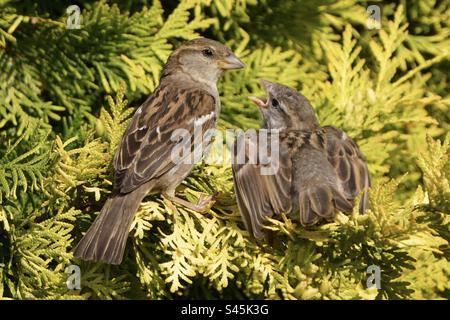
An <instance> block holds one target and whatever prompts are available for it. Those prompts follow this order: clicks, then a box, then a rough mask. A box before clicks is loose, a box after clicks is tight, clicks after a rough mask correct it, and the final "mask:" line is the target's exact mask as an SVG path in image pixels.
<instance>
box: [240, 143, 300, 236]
mask: <svg viewBox="0 0 450 320" xmlns="http://www.w3.org/2000/svg"><path fill="white" fill-rule="evenodd" d="M241 138H242V139H245V143H236V144H235V149H234V150H235V154H236V155H237V154H238V153H239V152H245V153H246V154H245V159H246V163H245V164H236V163H235V164H233V166H232V169H233V179H234V186H235V192H236V199H237V204H238V207H239V210H240V212H241V215H242V216H243V218H244V222H245V225H246V227H247V229H248V230H249V232H250V233H251V234H252V235H253V236H254V237H255V238H257V239H259V238H262V237H263V236H264V235H265V233H264V232H263V230H262V228H263V226H264V225H265V223H266V221H267V218H268V217H272V216H273V215H278V214H281V213H283V212H290V211H291V208H292V203H291V194H290V193H291V179H292V178H291V160H290V157H289V154H288V152H287V150H285V149H284V148H280V157H279V161H278V170H275V172H274V174H271V175H264V174H262V169H263V167H264V165H263V164H259V163H256V164H251V163H249V162H248V161H247V160H248V159H250V157H249V155H248V151H249V150H251V149H252V147H251V146H250V144H254V143H257V142H255V141H252V139H249V138H248V137H246V136H243V137H241ZM238 139H239V138H238ZM236 146H241V148H236ZM256 150H258V148H256Z"/></svg>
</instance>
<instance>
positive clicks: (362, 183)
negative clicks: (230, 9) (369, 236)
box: [232, 80, 370, 238]
mask: <svg viewBox="0 0 450 320" xmlns="http://www.w3.org/2000/svg"><path fill="white" fill-rule="evenodd" d="M261 84H262V86H263V87H264V89H265V91H266V92H267V97H264V98H259V97H250V100H251V101H252V102H253V103H254V104H256V105H257V106H258V107H259V109H260V111H261V114H262V117H263V120H264V125H263V128H266V129H270V130H273V129H276V130H279V135H278V137H279V159H277V162H278V166H277V167H278V170H276V172H275V173H274V174H272V175H263V174H261V172H262V171H261V167H262V166H263V164H260V163H256V164H251V163H245V164H237V163H235V164H233V166H232V169H233V178H234V184H235V191H236V198H237V203H238V206H239V209H240V212H241V214H242V216H243V219H244V222H245V224H246V227H247V229H248V230H249V231H250V233H251V234H252V235H253V236H254V237H256V238H262V237H263V236H264V235H265V232H264V230H263V229H262V228H263V226H264V224H265V223H266V222H267V218H268V217H272V216H273V215H278V214H281V213H283V212H284V213H294V212H299V217H300V222H301V224H302V225H311V224H315V223H317V222H318V221H319V220H321V219H322V218H323V219H325V220H327V221H330V220H333V218H334V217H335V215H336V211H338V210H339V211H342V212H350V211H352V209H353V206H354V200H355V198H356V197H357V196H358V194H359V193H360V192H362V193H363V195H362V198H361V201H360V203H359V212H360V213H361V214H362V213H363V212H364V211H365V210H366V209H367V207H368V189H369V187H370V176H369V172H368V170H367V165H366V163H365V161H364V156H363V154H362V153H361V150H360V149H359V147H358V146H357V144H356V143H355V142H354V141H353V140H352V139H351V138H350V137H349V136H347V135H346V134H345V133H344V132H342V131H341V130H339V129H337V128H335V127H332V126H324V127H321V126H320V125H319V122H318V120H317V117H316V114H315V112H314V109H313V108H312V107H311V105H310V103H309V101H308V100H307V99H306V98H305V97H304V96H302V95H301V94H299V93H298V92H297V91H296V90H294V89H292V88H290V87H287V86H284V85H281V84H277V83H272V82H269V81H267V80H261ZM269 137H270V135H269ZM245 139H247V138H245ZM246 143H247V144H249V143H259V142H258V141H256V142H255V141H253V140H250V139H248V141H246ZM246 143H241V144H238V145H240V146H243V147H242V148H245V149H242V148H241V150H239V149H238V150H236V152H238V153H239V152H248V150H258V146H257V147H256V148H250V147H248V145H247V144H246ZM267 145H271V144H270V143H267ZM245 158H246V159H250V158H251V157H250V156H248V155H246V157H245Z"/></svg>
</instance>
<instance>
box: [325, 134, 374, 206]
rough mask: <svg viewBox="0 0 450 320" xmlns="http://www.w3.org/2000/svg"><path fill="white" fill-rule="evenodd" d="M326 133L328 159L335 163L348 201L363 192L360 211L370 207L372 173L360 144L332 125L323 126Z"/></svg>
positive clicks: (341, 186)
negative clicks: (369, 193)
mask: <svg viewBox="0 0 450 320" xmlns="http://www.w3.org/2000/svg"><path fill="white" fill-rule="evenodd" d="M323 131H324V135H325V151H326V154H327V157H328V161H329V162H330V163H331V164H332V165H333V167H334V169H335V171H336V174H337V177H338V184H339V185H340V188H341V190H343V192H344V196H345V198H346V199H347V200H348V201H353V200H354V199H355V198H356V197H357V196H358V194H359V193H360V192H363V196H362V199H361V202H360V204H359V211H360V213H361V214H362V213H364V211H365V210H366V209H367V208H368V192H369V188H370V184H371V182H370V175H369V170H368V169H367V164H366V163H365V161H364V156H363V154H362V152H361V150H360V149H359V147H358V145H357V144H356V143H355V141H353V139H352V138H350V137H349V136H347V135H346V134H345V133H344V132H343V131H341V130H339V129H337V128H335V127H332V126H326V127H323Z"/></svg>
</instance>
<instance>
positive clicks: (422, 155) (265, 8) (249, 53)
mask: <svg viewBox="0 0 450 320" xmlns="http://www.w3.org/2000/svg"><path fill="white" fill-rule="evenodd" d="M79 3H81V4H80V6H81V7H82V22H81V23H82V26H81V29H73V30H71V29H66V19H67V15H66V13H65V10H66V7H67V6H68V5H70V3H65V2H58V4H57V3H54V4H53V5H51V6H49V5H48V3H47V2H45V1H37V2H35V4H34V5H32V6H31V5H29V3H27V1H24V2H18V1H10V0H0V12H1V14H0V297H1V298H5V299H10V298H12V299H127V298H138V299H143V298H149V299H162V298H192V299H194V298H237V299H244V298H268V299H399V298H418V299H423V298H431V299H440V298H444V299H449V298H450V285H449V283H450V281H449V279H450V245H449V243H450V217H449V213H450V148H449V139H450V138H449V137H448V134H447V132H448V129H449V128H450V125H449V123H450V122H449V115H450V108H449V105H450V97H449V95H448V86H447V77H448V75H447V74H448V67H449V54H450V53H449V49H450V46H449V44H450V43H449V37H448V35H449V34H450V26H449V21H450V19H448V12H449V10H448V9H449V5H450V4H449V1H440V2H437V1H434V0H427V1H420V2H419V1H408V3H407V5H406V1H401V2H400V4H395V3H391V2H386V1H376V4H378V5H379V6H380V8H381V11H382V21H381V27H382V28H381V29H380V30H369V29H367V28H366V20H367V13H366V7H367V6H368V5H369V3H366V2H363V1H356V0H348V1H335V0H323V1H319V2H317V1H308V0H292V1H287V2H283V4H280V3H279V2H278V1H272V0H246V1H241V0H240V1H235V0H184V1H181V2H180V3H177V2H175V1H170V2H166V1H157V0H155V1H109V2H106V1H79ZM370 4H372V3H370ZM198 36H208V37H211V38H215V39H218V40H220V41H222V42H224V43H226V44H227V45H229V46H230V47H231V48H232V49H233V50H234V51H235V52H236V53H237V55H238V56H239V57H241V58H242V59H243V60H244V62H245V63H246V65H247V67H246V68H245V69H244V70H243V71H239V72H232V73H227V74H226V75H225V76H224V78H223V79H222V80H221V81H220V83H219V92H220V94H221V102H222V106H223V108H222V114H221V118H220V123H219V127H220V129H222V130H223V129H225V128H228V127H235V128H236V127H237V128H244V129H245V128H257V127H259V125H260V119H259V113H258V111H257V109H256V107H255V106H253V105H252V104H251V103H250V102H249V101H248V100H247V99H246V96H248V95H259V94H262V91H261V88H260V86H259V84H258V79H259V78H266V79H269V80H274V81H278V82H282V83H285V84H287V85H290V86H293V87H295V88H297V89H299V90H301V91H302V93H303V94H304V95H305V96H306V97H308V98H309V99H310V100H311V102H312V104H313V106H314V107H315V109H316V111H317V113H318V116H319V119H320V120H321V123H322V124H332V125H336V126H338V127H340V128H341V129H343V130H345V131H346V132H347V133H348V134H349V135H350V136H352V137H353V138H354V139H355V140H356V141H357V142H358V144H359V145H360V146H361V149H362V150H363V152H364V154H365V155H366V159H367V162H368V165H369V170H370V172H371V173H372V175H373V181H374V183H373V188H372V191H371V194H370V204H371V209H370V210H369V211H368V212H367V214H365V215H362V216H359V215H358V214H357V213H356V212H354V213H353V214H351V215H349V216H345V215H343V214H339V215H338V218H337V219H336V221H334V222H332V223H328V224H321V225H318V226H315V227H309V228H303V227H301V226H300V224H299V222H298V221H297V220H296V219H295V218H294V217H288V216H282V217H280V218H279V219H274V220H271V224H270V226H268V229H270V230H272V232H273V233H274V235H276V236H275V237H274V242H273V243H271V244H270V245H269V244H268V243H258V242H256V241H254V240H252V239H251V238H250V237H249V234H248V232H246V231H245V230H244V228H243V224H242V221H241V217H240V215H239V212H238V209H237V206H236V203H235V198H234V190H233V183H232V177H231V168H230V167H229V165H212V164H201V165H198V166H196V167H195V169H194V171H193V172H192V173H191V175H190V176H189V177H188V178H187V179H186V180H185V181H184V182H183V184H182V185H181V186H180V187H179V189H178V190H177V193H178V194H179V195H180V196H181V197H183V198H186V199H188V200H189V201H192V202H196V201H197V200H198V198H199V197H200V196H201V195H202V194H212V193H214V192H219V193H220V195H219V198H218V200H217V202H216V204H215V205H214V206H213V207H212V208H211V210H209V211H208V212H206V213H197V212H192V211H190V210H188V209H186V208H184V207H182V206H178V205H175V204H173V203H170V202H168V201H167V200H164V199H163V198H161V197H160V196H158V195H153V196H149V197H147V198H146V199H145V200H144V202H143V203H142V204H141V206H140V209H139V211H138V213H137V215H136V217H135V219H134V222H133V225H132V230H131V232H130V237H129V239H128V245H127V249H126V253H125V259H124V262H123V263H122V264H121V265H120V266H108V265H104V264H101V263H87V262H81V261H78V260H76V259H74V258H73V256H72V249H73V247H74V245H75V244H76V242H77V241H78V240H79V239H80V238H81V236H82V234H83V232H85V231H86V230H87V228H88V227H89V225H90V223H91V222H92V221H93V219H94V218H95V215H96V214H97V213H98V212H99V211H100V209H101V207H102V205H103V203H104V201H105V200H106V198H107V197H108V195H109V193H110V191H111V185H112V176H113V171H112V166H111V162H112V158H113V155H114V152H115V149H116V147H117V145H118V143H119V141H120V138H121V135H122V133H123V131H124V130H125V128H126V126H127V123H128V120H129V119H130V116H131V115H132V113H133V111H134V108H136V107H137V106H138V105H139V103H140V102H142V101H144V99H145V98H146V97H147V96H148V94H150V93H151V92H152V91H153V90H154V88H155V87H156V86H157V85H158V81H159V77H160V73H161V70H162V67H163V65H164V63H165V61H166V59H167V57H168V56H169V54H170V53H171V52H172V50H173V49H174V47H175V46H176V45H178V44H179V43H180V42H182V41H184V40H186V39H192V38H195V37H198ZM125 97H126V99H128V100H126V99H125ZM105 98H106V99H105ZM71 264H77V265H79V266H80V267H81V271H82V278H81V290H69V289H68V288H67V285H66V280H67V278H68V276H69V275H68V273H66V272H65V271H66V268H67V267H68V266H69V265H71ZM370 265H376V266H378V267H380V270H381V289H380V290H376V289H375V288H372V289H367V286H366V280H367V277H368V274H367V273H366V270H367V267H368V266H370Z"/></svg>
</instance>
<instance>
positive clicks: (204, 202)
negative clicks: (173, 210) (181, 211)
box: [164, 192, 218, 213]
mask: <svg viewBox="0 0 450 320" xmlns="http://www.w3.org/2000/svg"><path fill="white" fill-rule="evenodd" d="M217 195H218V193H217V192H216V193H214V194H212V195H201V196H200V199H198V202H197V204H195V203H192V202H189V201H187V200H184V199H181V198H178V197H176V196H170V195H167V194H165V195H164V196H165V197H166V198H168V199H169V200H170V201H172V202H175V203H178V204H180V205H182V206H184V207H186V208H188V209H191V210H193V211H196V212H199V213H202V212H205V211H207V210H209V209H210V208H211V207H212V205H213V204H214V202H216V198H217Z"/></svg>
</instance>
